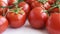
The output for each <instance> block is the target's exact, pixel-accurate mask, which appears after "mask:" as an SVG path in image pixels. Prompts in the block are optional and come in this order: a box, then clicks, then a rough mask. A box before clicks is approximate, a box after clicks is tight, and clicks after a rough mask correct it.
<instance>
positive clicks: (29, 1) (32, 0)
mask: <svg viewBox="0 0 60 34" xmlns="http://www.w3.org/2000/svg"><path fill="white" fill-rule="evenodd" d="M24 1H25V2H27V3H29V4H31V3H32V2H34V1H36V0H24Z"/></svg>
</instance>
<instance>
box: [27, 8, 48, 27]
mask: <svg viewBox="0 0 60 34" xmlns="http://www.w3.org/2000/svg"><path fill="white" fill-rule="evenodd" d="M28 19H29V23H30V24H31V26H32V27H34V28H43V27H44V25H45V23H46V20H47V19H48V15H47V14H46V13H45V12H44V9H43V8H41V7H36V8H34V9H32V11H31V12H30V14H29V18H28Z"/></svg>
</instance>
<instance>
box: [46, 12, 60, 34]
mask: <svg viewBox="0 0 60 34" xmlns="http://www.w3.org/2000/svg"><path fill="white" fill-rule="evenodd" d="M46 28H47V30H48V32H49V33H50V34H60V13H53V14H51V16H50V17H49V19H48V21H47V24H46Z"/></svg>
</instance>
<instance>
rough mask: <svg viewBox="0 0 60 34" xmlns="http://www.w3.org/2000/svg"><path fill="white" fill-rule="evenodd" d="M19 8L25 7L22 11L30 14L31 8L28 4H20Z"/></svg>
mask: <svg viewBox="0 0 60 34" xmlns="http://www.w3.org/2000/svg"><path fill="white" fill-rule="evenodd" d="M18 7H23V8H22V9H23V10H24V11H25V13H26V14H28V13H29V12H30V6H29V5H28V4H27V3H26V2H20V3H19V4H18Z"/></svg>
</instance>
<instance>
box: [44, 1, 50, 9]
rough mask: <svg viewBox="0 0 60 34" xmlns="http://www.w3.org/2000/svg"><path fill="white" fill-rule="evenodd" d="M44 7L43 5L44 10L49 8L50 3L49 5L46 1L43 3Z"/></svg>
mask: <svg viewBox="0 0 60 34" xmlns="http://www.w3.org/2000/svg"><path fill="white" fill-rule="evenodd" d="M44 7H45V9H46V10H48V9H50V8H51V5H50V4H49V3H48V2H46V3H45V4H44Z"/></svg>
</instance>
